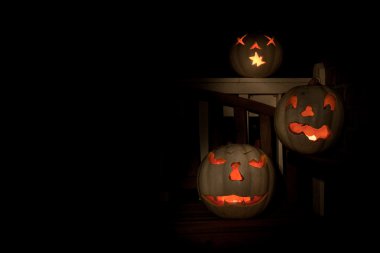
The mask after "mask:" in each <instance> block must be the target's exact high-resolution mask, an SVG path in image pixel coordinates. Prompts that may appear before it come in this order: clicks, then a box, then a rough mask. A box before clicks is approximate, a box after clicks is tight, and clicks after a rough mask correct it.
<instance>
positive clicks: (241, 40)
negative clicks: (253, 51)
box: [235, 34, 248, 46]
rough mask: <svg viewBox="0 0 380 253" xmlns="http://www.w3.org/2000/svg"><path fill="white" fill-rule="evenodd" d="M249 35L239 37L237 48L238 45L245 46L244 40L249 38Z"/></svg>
mask: <svg viewBox="0 0 380 253" xmlns="http://www.w3.org/2000/svg"><path fill="white" fill-rule="evenodd" d="M247 35H248V34H246V35H244V36H243V37H240V38H239V37H238V38H237V39H236V44H235V46H237V45H239V44H240V45H243V46H244V45H245V43H244V38H245V36H247Z"/></svg>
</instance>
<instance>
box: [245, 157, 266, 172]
mask: <svg viewBox="0 0 380 253" xmlns="http://www.w3.org/2000/svg"><path fill="white" fill-rule="evenodd" d="M248 164H249V165H251V166H252V167H255V168H258V169H260V168H262V167H263V166H264V165H265V155H261V156H260V160H259V161H256V160H254V159H252V160H251V161H249V162H248Z"/></svg>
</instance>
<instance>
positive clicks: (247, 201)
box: [203, 194, 267, 206]
mask: <svg viewBox="0 0 380 253" xmlns="http://www.w3.org/2000/svg"><path fill="white" fill-rule="evenodd" d="M266 196H267V195H266V194H264V195H255V196H253V197H250V196H247V197H242V196H238V195H225V196H211V195H204V196H203V197H204V198H206V199H207V200H208V201H210V202H211V203H212V204H214V205H217V206H223V205H254V204H257V203H258V202H260V201H261V200H262V199H264V198H265V197H266Z"/></svg>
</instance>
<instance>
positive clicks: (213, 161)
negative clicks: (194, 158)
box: [208, 152, 227, 165]
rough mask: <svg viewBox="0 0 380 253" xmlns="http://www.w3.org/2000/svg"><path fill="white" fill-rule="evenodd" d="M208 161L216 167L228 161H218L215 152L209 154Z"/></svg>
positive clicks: (220, 159) (221, 159)
mask: <svg viewBox="0 0 380 253" xmlns="http://www.w3.org/2000/svg"><path fill="white" fill-rule="evenodd" d="M208 161H209V163H210V164H216V165H219V164H224V163H226V162H227V161H226V160H225V159H223V158H219V159H216V158H215V154H214V153H213V152H210V153H209V154H208Z"/></svg>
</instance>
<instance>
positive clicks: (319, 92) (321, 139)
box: [274, 85, 343, 154]
mask: <svg viewBox="0 0 380 253" xmlns="http://www.w3.org/2000/svg"><path fill="white" fill-rule="evenodd" d="M274 125H275V130H276V134H277V136H278V138H279V139H280V140H281V142H282V143H283V144H284V145H285V146H287V147H288V148H290V149H292V150H294V151H297V152H299V153H304V154H312V153H317V152H320V151H323V150H325V149H327V148H328V147H329V146H330V145H331V144H332V143H333V142H334V141H335V140H336V138H337V136H338V134H339V133H340V130H341V127H342V125H343V104H342V102H341V100H340V99H339V97H338V96H337V95H336V93H335V92H334V91H333V90H331V89H330V88H328V87H326V86H322V85H304V86H298V87H294V88H293V89H291V90H289V91H288V92H287V93H286V94H285V95H284V96H283V97H282V98H281V99H280V101H279V103H278V104H277V107H276V111H275V118H274Z"/></svg>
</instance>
